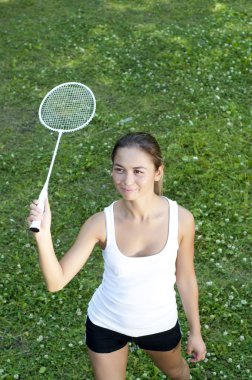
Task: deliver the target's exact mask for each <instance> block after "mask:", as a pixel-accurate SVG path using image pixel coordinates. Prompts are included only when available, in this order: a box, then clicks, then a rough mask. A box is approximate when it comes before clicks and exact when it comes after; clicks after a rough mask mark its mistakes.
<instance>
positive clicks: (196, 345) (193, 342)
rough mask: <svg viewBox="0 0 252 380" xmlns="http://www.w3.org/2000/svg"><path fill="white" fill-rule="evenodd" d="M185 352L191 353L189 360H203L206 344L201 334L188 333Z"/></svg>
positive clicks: (194, 361) (193, 361) (192, 361)
mask: <svg viewBox="0 0 252 380" xmlns="http://www.w3.org/2000/svg"><path fill="white" fill-rule="evenodd" d="M187 354H188V355H192V357H191V359H190V362H191V363H196V362H199V361H200V360H204V359H205V356H206V345H205V343H204V341H203V339H202V336H201V334H199V335H193V334H190V335H189V337H188V342H187Z"/></svg>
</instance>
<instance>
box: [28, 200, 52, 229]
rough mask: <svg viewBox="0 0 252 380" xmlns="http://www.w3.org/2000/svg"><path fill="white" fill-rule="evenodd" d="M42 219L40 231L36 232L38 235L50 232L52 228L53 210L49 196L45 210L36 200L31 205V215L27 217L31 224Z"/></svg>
mask: <svg viewBox="0 0 252 380" xmlns="http://www.w3.org/2000/svg"><path fill="white" fill-rule="evenodd" d="M35 220H36V221H41V225H40V232H38V233H35V235H38V234H40V233H43V232H50V229H51V210H50V205H49V201H48V198H47V199H46V200H45V209H44V212H42V210H41V209H40V208H39V207H38V200H34V201H33V202H32V204H31V205H30V215H29V217H28V219H27V221H28V224H29V226H30V225H31V223H32V222H33V221H35Z"/></svg>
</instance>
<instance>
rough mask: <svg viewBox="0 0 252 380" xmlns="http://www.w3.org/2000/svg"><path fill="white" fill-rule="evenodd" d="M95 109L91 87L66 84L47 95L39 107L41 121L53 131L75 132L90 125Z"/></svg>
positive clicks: (73, 83) (72, 83)
mask: <svg viewBox="0 0 252 380" xmlns="http://www.w3.org/2000/svg"><path fill="white" fill-rule="evenodd" d="M95 109H96V100H95V96H94V94H93V92H92V91H91V90H90V88H89V87H87V86H86V85H84V84H82V83H79V82H66V83H62V84H60V85H58V86H56V87H54V88H53V89H52V90H51V91H49V92H48V93H47V94H46V96H45V97H44V99H43V100H42V102H41V104H40V107H39V120H40V122H41V124H42V125H44V126H45V127H46V128H48V129H50V130H52V131H57V132H60V131H61V132H74V131H77V130H79V129H81V128H84V127H85V126H86V125H88V124H89V123H90V121H91V120H92V119H93V117H94V114H95Z"/></svg>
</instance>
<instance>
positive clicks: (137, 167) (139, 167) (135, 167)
mask: <svg viewBox="0 0 252 380" xmlns="http://www.w3.org/2000/svg"><path fill="white" fill-rule="evenodd" d="M114 166H118V167H120V168H123V169H124V166H123V165H120V164H117V163H115V164H114ZM133 169H145V170H146V169H147V168H146V167H145V166H134V167H133Z"/></svg>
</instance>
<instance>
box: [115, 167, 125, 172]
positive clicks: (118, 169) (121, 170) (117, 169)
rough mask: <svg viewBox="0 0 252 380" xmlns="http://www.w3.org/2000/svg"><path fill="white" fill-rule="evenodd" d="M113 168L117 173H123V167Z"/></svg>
mask: <svg viewBox="0 0 252 380" xmlns="http://www.w3.org/2000/svg"><path fill="white" fill-rule="evenodd" d="M114 170H115V171H116V172H117V173H123V169H121V168H114Z"/></svg>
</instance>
